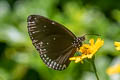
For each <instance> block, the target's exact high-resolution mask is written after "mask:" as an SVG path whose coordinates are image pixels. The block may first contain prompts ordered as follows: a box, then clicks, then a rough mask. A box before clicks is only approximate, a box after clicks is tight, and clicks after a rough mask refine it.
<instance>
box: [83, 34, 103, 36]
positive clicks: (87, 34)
mask: <svg viewBox="0 0 120 80" xmlns="http://www.w3.org/2000/svg"><path fill="white" fill-rule="evenodd" d="M86 35H95V36H101V35H100V34H85V35H84V36H86Z"/></svg>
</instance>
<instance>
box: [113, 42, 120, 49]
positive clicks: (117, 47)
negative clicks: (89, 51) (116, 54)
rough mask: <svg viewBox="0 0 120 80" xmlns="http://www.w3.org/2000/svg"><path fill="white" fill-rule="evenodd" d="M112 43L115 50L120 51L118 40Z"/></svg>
mask: <svg viewBox="0 0 120 80" xmlns="http://www.w3.org/2000/svg"><path fill="white" fill-rule="evenodd" d="M114 45H115V46H116V50H118V51H120V42H114Z"/></svg>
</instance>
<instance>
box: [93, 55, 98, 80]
mask: <svg viewBox="0 0 120 80" xmlns="http://www.w3.org/2000/svg"><path fill="white" fill-rule="evenodd" d="M94 60H95V57H94V58H93V60H92V65H93V69H94V72H95V75H96V78H97V80H99V77H98V74H97V70H96V66H95V62H94Z"/></svg>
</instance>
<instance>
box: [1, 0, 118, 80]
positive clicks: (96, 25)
mask: <svg viewBox="0 0 120 80" xmlns="http://www.w3.org/2000/svg"><path fill="white" fill-rule="evenodd" d="M99 2H100V4H99V5H96V4H98V3H99ZM111 3H114V0H113V1H111ZM111 3H110V4H109V3H108V2H106V1H103V0H102V1H100V0H98V2H97V3H96V4H95V3H94V1H92V2H91V3H90V2H89V1H87V0H85V1H84V2H83V1H82V0H79V1H78V0H12V1H10V0H1V1H0V80H95V76H94V74H93V71H92V69H91V65H90V63H88V62H85V63H84V64H81V63H78V64H75V63H73V62H72V63H71V64H70V65H69V67H68V68H67V69H66V70H64V71H55V70H51V69H48V67H47V66H46V65H45V64H44V63H43V62H42V60H41V59H40V57H39V53H38V52H37V51H36V50H35V48H34V47H33V45H32V42H31V40H30V38H29V35H28V31H27V17H28V16H29V15H31V14H38V15H42V16H46V17H48V18H50V19H52V20H55V21H57V22H59V23H61V24H64V25H65V26H66V27H67V28H68V29H70V30H71V31H72V32H73V33H74V34H75V35H76V36H81V35H83V34H85V33H91V34H92V33H97V34H101V35H102V36H101V37H102V38H103V39H104V41H105V45H104V47H102V48H101V49H100V51H98V53H97V58H96V65H97V68H98V73H99V75H100V79H101V80H109V77H108V76H107V74H106V69H107V67H108V66H109V65H111V61H113V60H115V59H116V58H117V56H120V53H119V52H117V51H116V50H115V48H114V45H113V42H114V41H120V10H119V4H116V6H115V5H111ZM103 4H104V6H102V5H103ZM105 5H109V6H110V7H106V6H105ZM114 6H115V7H114ZM111 7H114V8H113V9H111ZM110 9H111V10H110ZM109 10H110V11H109ZM107 14H109V15H107ZM87 37H88V38H87V40H86V41H85V42H87V41H88V40H89V39H90V38H96V37H95V36H87ZM106 63H107V64H106Z"/></svg>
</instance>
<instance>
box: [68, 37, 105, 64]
mask: <svg viewBox="0 0 120 80" xmlns="http://www.w3.org/2000/svg"><path fill="white" fill-rule="evenodd" d="M103 44H104V41H103V40H101V38H98V39H97V41H96V43H94V39H90V41H89V44H83V45H82V46H81V47H80V49H79V50H78V51H80V52H81V53H82V55H81V56H75V57H71V58H69V60H75V63H78V62H83V60H84V59H85V58H88V59H90V58H92V57H93V56H94V54H95V53H96V52H97V51H98V49H99V48H100V47H101V46H103Z"/></svg>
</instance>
